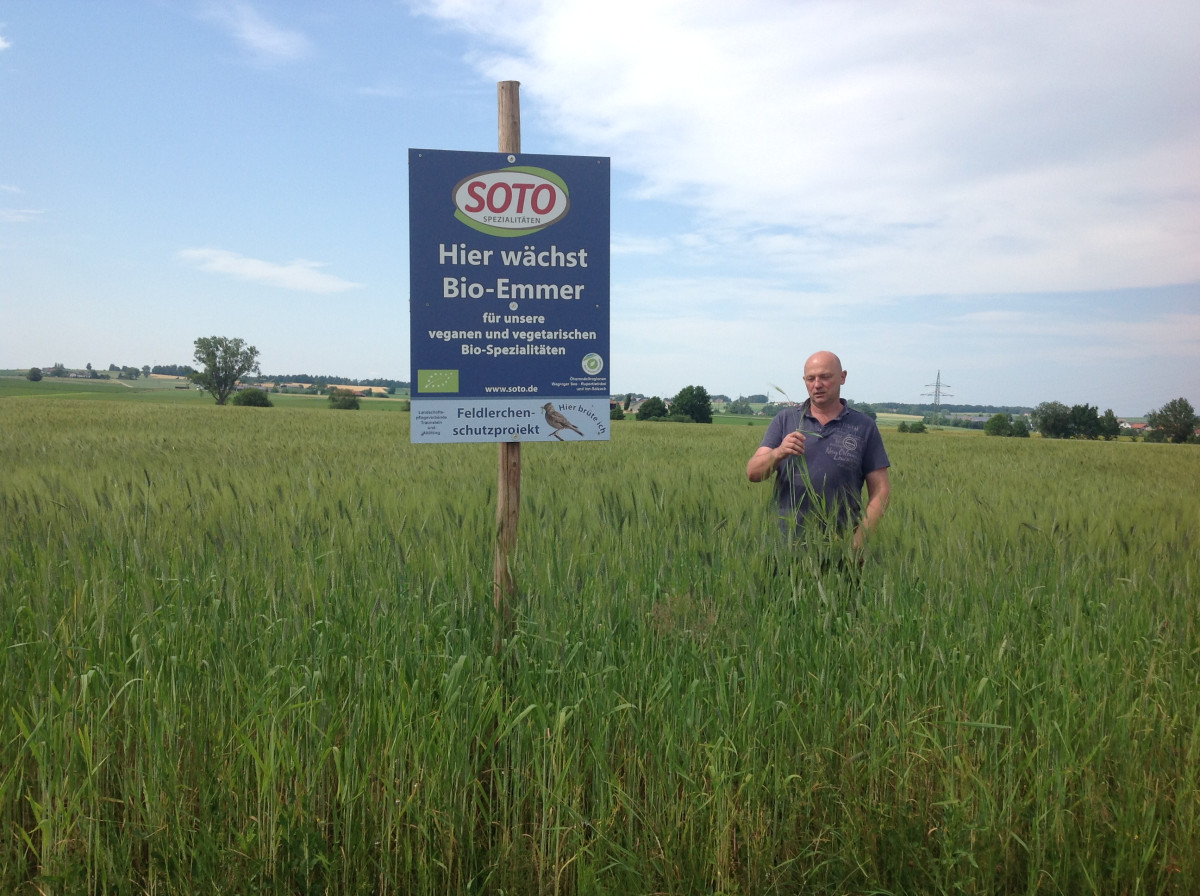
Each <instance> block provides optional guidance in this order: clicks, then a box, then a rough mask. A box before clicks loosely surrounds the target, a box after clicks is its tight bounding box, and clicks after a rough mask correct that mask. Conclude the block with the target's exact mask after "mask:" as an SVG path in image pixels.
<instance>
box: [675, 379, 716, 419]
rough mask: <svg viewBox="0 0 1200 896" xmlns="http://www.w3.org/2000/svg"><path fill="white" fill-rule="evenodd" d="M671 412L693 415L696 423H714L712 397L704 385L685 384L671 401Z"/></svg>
mask: <svg viewBox="0 0 1200 896" xmlns="http://www.w3.org/2000/svg"><path fill="white" fill-rule="evenodd" d="M671 413H672V414H682V415H683V416H685V417H691V418H692V420H693V421H694V422H695V423H712V399H710V398H709V397H708V390H707V389H705V388H704V387H703V386H684V387H683V388H682V389H680V390H679V394H678V395H676V396H675V398H674V399H673V400H672V401H671Z"/></svg>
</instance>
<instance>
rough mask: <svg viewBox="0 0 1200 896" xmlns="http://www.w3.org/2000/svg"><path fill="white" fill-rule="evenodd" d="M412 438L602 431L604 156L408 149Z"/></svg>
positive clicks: (589, 435)
mask: <svg viewBox="0 0 1200 896" xmlns="http://www.w3.org/2000/svg"><path fill="white" fill-rule="evenodd" d="M408 184H409V265H410V286H411V295H410V298H409V305H410V324H411V335H410V340H411V359H412V436H411V438H412V441H413V442H515V441H520V442H528V441H543V442H544V441H551V442H553V441H572V440H574V441H579V440H606V439H608V437H609V422H608V421H609V413H608V402H609V385H608V383H609V379H608V359H609V354H608V337H609V296H608V291H609V160H608V159H607V158H600V157H593V156H546V155H526V154H508V153H484V152H450V151H446V150H427V149H410V150H409V151H408Z"/></svg>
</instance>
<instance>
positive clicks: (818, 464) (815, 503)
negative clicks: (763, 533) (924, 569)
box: [746, 351, 892, 550]
mask: <svg viewBox="0 0 1200 896" xmlns="http://www.w3.org/2000/svg"><path fill="white" fill-rule="evenodd" d="M845 382H846V371H845V370H843V369H842V362H841V360H839V358H838V356H837V355H835V354H834V353H833V352H826V351H821V352H817V353H816V354H814V355H813V356H812V357H810V358H809V359H808V360H807V361H805V362H804V385H805V388H807V390H808V400H807V401H806V402H804V404H803V405H801V406H800V407H790V408H784V409H783V410H782V411H780V412H779V413H778V414H776V415H775V419H774V420H772V421H771V425H770V426H768V427H767V432H766V435H765V436H763V440H762V445H760V446H759V448H758V450H757V451H755V452H754V455H753V456H752V457H751V458H750V461H749V463H747V464H746V476H747V477H748V478H749V479H750V481H751V482H762V481H763V480H765V479H770V478H771V476H772V475H774V476H775V500H776V502H777V503H778V505H779V514H780V518H781V520H782V521H783V523H782V524H783V525H784V526H785V527H786V528H790V527H791V520H792V519H793V518H794V519H795V526H796V531H797V532H801V531H802V530H803V529H804V527H805V525H806V521H808V522H811V523H814V524H817V525H823V526H825V527H827V528H829V529H832V530H836V531H844V530H845V529H847V528H848V527H849V526H851V525H852V526H853V527H854V548H855V549H856V550H859V549H861V548H862V546H863V544H864V543H865V541H866V537H867V533H869V532H870V531H871V530H872V529H874V528H875V526H876V525H878V523H879V520H880V519H882V518H883V512H884V510H886V509H887V504H888V499H889V498H890V496H891V491H892V487H891V483H890V482H889V480H888V467H889V466H890V465H891V464H890V462H889V461H888V456H887V452H886V451H885V450H884V447H883V437H882V436H880V434H879V427H877V426H876V425H875V421H874V420H872V419H871V418H870V417H868V416H867V415H866V414H863V413H861V412H860V411H856V410H854V409H853V408H850V407H847V406H846V402H845V401H844V400H843V399H842V385H843V384H844V383H845ZM798 459H803V462H801V461H800V460H798ZM805 471H807V476H806V472H805ZM806 479H807V481H806ZM864 484H865V485H866V487H867V506H866V511H865V512H864V511H863V509H862V489H863V485H864ZM822 509H824V511H825V513H824V516H822V514H821V510H822Z"/></svg>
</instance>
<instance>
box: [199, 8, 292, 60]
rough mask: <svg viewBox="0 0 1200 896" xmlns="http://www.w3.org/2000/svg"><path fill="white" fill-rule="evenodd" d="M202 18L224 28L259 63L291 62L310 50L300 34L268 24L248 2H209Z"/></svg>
mask: <svg viewBox="0 0 1200 896" xmlns="http://www.w3.org/2000/svg"><path fill="white" fill-rule="evenodd" d="M205 17H206V18H208V19H211V20H212V21H215V22H217V23H218V24H219V25H221V26H222V27H223V28H225V29H226V30H227V31H228V32H229V34H230V35H231V36H232V37H233V38H234V40H236V41H237V42H238V43H239V44H240V45H241V46H242V47H243V48H244V49H246V50H248V51H249V52H250V53H251V54H252V55H253V56H254V57H255V58H256V59H257V60H258V61H260V62H265V63H274V62H293V61H295V60H298V59H303V58H304V57H305V56H307V55H308V54H309V52H310V51H311V49H312V44H311V42H310V41H309V39H308V38H307V37H306V36H305V35H304V34H302V33H301V32H299V31H293V30H289V29H287V28H283V27H281V26H279V25H276V24H275V23H273V22H270V21H268V20H267V19H266V18H265V17H264V16H263V15H262V14H261V13H259V12H258V10H256V9H255V8H254V7H253V6H251V5H250V4H249V3H242V2H238V0H224V2H214V3H210V4H209V5H208V6H207V7H206V8H205Z"/></svg>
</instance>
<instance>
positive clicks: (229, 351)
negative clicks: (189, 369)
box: [190, 336, 258, 404]
mask: <svg viewBox="0 0 1200 896" xmlns="http://www.w3.org/2000/svg"><path fill="white" fill-rule="evenodd" d="M194 357H195V360H196V363H197V364H198V365H199V366H200V372H199V373H193V374H190V377H191V379H192V381H193V382H195V383H196V384H197V385H199V386H200V387H201V388H203V389H204V390H205V391H206V392H208V393H209V394H211V395H212V397H213V398H215V399H216V400H217V404H225V402H226V401H227V400H228V399H229V396H230V395H232V394H233V391H234V389H236V388H237V382H238V380H239V379H241V378H242V377H243V376H245V375H246V374H247V373H250V372H251V371H254V372H257V371H258V349H256V348H255V347H254V346H252V345H246V343H245V342H244V341H243V340H241V339H230V338H228V337H227V336H202V337H200V338H199V339H197V340H196V354H195V356H194Z"/></svg>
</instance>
